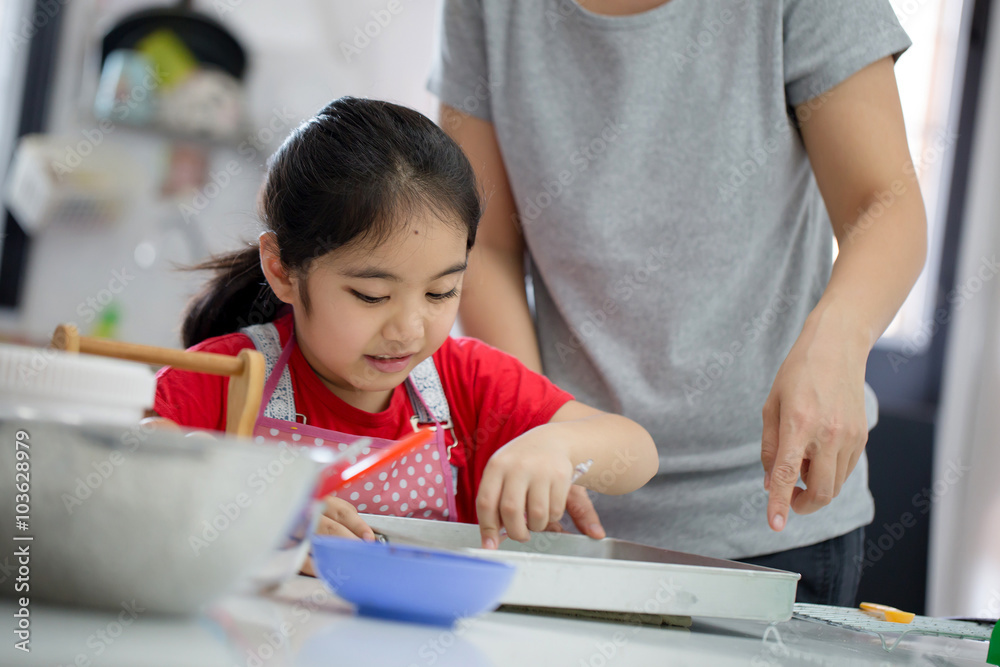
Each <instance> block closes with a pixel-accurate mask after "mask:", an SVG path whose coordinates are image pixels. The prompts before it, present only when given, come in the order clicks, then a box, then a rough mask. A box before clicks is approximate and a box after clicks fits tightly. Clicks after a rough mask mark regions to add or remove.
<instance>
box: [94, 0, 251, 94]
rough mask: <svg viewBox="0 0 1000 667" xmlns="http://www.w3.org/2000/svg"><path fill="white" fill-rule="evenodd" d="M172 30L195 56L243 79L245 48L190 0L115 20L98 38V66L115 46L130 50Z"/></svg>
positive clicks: (204, 62) (238, 78)
mask: <svg viewBox="0 0 1000 667" xmlns="http://www.w3.org/2000/svg"><path fill="white" fill-rule="evenodd" d="M162 29H168V30H171V31H173V32H174V34H176V35H177V37H178V38H180V40H181V41H183V42H184V44H185V46H187V48H188V49H190V51H191V53H192V54H194V56H195V58H197V59H198V61H199V62H200V63H201V64H203V65H211V66H215V67H217V68H219V69H221V70H222V71H223V72H226V73H227V74H230V75H231V76H233V77H234V78H235V79H237V80H242V79H243V75H244V73H245V72H246V67H247V56H246V51H245V50H244V49H243V46H242V45H241V44H240V42H239V40H237V39H236V37H234V36H233V34H232V33H231V32H230V31H229V30H228V29H226V28H225V27H224V26H223V25H222V24H221V23H219V22H218V21H216V20H215V19H213V18H212V17H211V16H208V15H207V14H203V13H201V12H198V11H195V10H193V9H192V8H191V0H182V1H181V2H179V3H178V4H177V5H173V6H164V7H155V8H152V9H144V10H141V11H138V12H135V13H133V14H129V15H128V16H126V17H125V18H123V19H121V20H120V21H118V23H116V24H115V26H114V27H112V28H111V29H110V30H109V31H108V32H107V33H106V34H105V35H104V38H103V39H102V41H101V65H102V66H103V64H104V61H105V60H106V59H107V57H108V54H109V53H111V52H112V51H115V50H116V49H132V48H135V45H136V44H137V43H139V42H140V41H142V40H143V39H144V38H145V37H147V36H149V35H150V34H151V33H153V32H156V31H157V30H162Z"/></svg>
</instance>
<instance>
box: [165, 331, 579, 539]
mask: <svg viewBox="0 0 1000 667" xmlns="http://www.w3.org/2000/svg"><path fill="white" fill-rule="evenodd" d="M274 325H275V326H276V327H277V329H278V333H279V335H280V337H281V344H282V345H284V344H285V343H286V342H287V341H288V337H289V335H290V334H291V329H292V315H291V314H288V315H285V316H283V317H280V318H278V319H277V320H275V321H274ZM253 347H254V345H253V342H252V341H251V340H250V338H249V337H247V336H245V335H244V334H241V333H233V334H228V335H225V336H218V337H215V338H209V339H208V340H205V341H202V342H201V343H198V344H197V345H195V346H193V347H192V348H191V350H194V351H201V352H215V353H218V354H229V355H233V356H235V355H237V354H239V351H240V350H242V349H244V348H251V349H253ZM433 357H434V364H435V366H437V371H438V374H439V375H440V377H441V384H442V385H443V387H444V393H445V396H446V397H447V399H448V406H449V408H450V410H451V419H452V423H453V424H454V426H455V431H454V435H455V437H456V438H457V439H458V445H457V446H456V447H455V448H454V449H452V450H451V463H452V464H453V465H455V466H456V468H457V469H458V478H457V479H456V480H455V481H456V494H457V497H456V507H457V510H458V520H459V521H465V522H467V523H475V522H476V493H477V492H478V490H479V480H480V479H481V478H482V475H483V469H484V468H485V467H486V463H487V461H488V460H489V458H490V456H492V455H493V453H494V452H495V451H497V450H498V449H500V447H502V446H504V445H505V444H507V443H508V442H510V441H511V440H513V439H514V438H516V437H517V436H519V435H521V434H522V433H524V432H525V431H528V430H530V429H532V428H534V427H535V426H539V425H541V424H545V423H547V422H548V421H549V420H550V419H551V418H552V415H554V414H555V413H556V411H557V410H558V409H559V408H560V407H562V406H563V405H564V404H565V403H566V402H568V401H570V400H572V399H573V397H572V396H571V395H570V394H569V393H567V392H565V391H563V390H562V389H560V388H558V387H556V386H555V385H554V384H552V383H551V382H550V381H549V380H548V379H547V378H545V377H543V376H541V375H539V374H537V373H535V372H533V371H531V370H529V369H527V368H525V366H524V365H523V364H521V362H520V361H518V360H517V359H515V358H514V357H512V356H510V355H509V354H506V353H504V352H501V351H500V350H497V349H496V348H494V347H491V346H489V345H487V344H486V343H483V342H482V341H479V340H476V339H474V338H448V339H447V340H445V342H444V344H443V345H442V346H441V348H440V349H438V351H437V352H435V353H434V355H433ZM288 364H289V368H290V371H291V376H292V389H293V391H294V393H295V410H296V412H299V413H302V414H304V415H305V416H306V423H307V424H309V425H310V426H318V427H320V428H325V429H330V430H333V431H342V432H344V433H351V434H356V435H366V436H371V437H375V438H386V439H390V440H397V439H399V438H401V437H403V436H405V435H407V434H408V433H412V432H413V428H412V427H411V425H410V417H411V416H413V414H414V413H413V407H412V406H411V405H410V400H409V397H408V396H407V394H406V387H404V386H403V385H399V386H398V387H396V389H395V390H394V391H393V394H392V399H391V401H390V403H389V407H388V408H387V409H386V410H385V411H383V412H375V413H373V412H365V411H364V410H360V409H358V408H355V407H353V406H351V405H349V404H347V403H345V402H344V401H343V400H342V399H340V398H339V397H337V396H336V395H335V394H334V393H333V392H331V391H330V390H329V389H328V388H327V387H326V385H324V384H323V383H322V381H321V380H320V379H319V377H317V376H316V373H315V372H313V370H312V368H311V367H310V366H309V364H308V362H307V361H306V360H305V357H303V356H302V351H301V350H300V349H298V347H296V349H295V351H294V352H293V353H292V355H291V358H290V359H289V362H288ZM156 380H157V383H156V402H155V404H154V409H155V410H156V412H157V414H159V415H160V416H161V417H165V418H167V419H170V420H172V421H174V422H176V423H178V424H180V425H182V426H189V427H192V428H201V429H212V430H216V431H224V430H225V428H226V404H227V400H228V389H229V378H228V377H225V376H220V375H209V374H207V373H195V372H192V371H182V370H177V369H174V368H169V367H165V368H163V369H161V370H160V372H159V373H157V376H156ZM449 439H450V438H449ZM448 444H451V443H450V442H449V443H448Z"/></svg>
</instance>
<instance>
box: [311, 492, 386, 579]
mask: <svg viewBox="0 0 1000 667" xmlns="http://www.w3.org/2000/svg"><path fill="white" fill-rule="evenodd" d="M323 502H324V503H325V504H326V507H324V508H323V514H322V515H321V516H320V518H319V523H318V524H317V525H316V534H317V535H334V536H336V537H348V538H353V539H362V540H364V541H366V542H374V541H375V531H373V530H372V529H371V528H370V527H369V526H368V524H367V523H365V522H364V520H363V519H362V518H361V515H360V514H358V510H357V509H355V507H354V505H352V504H351V503H349V502H347V501H346V500H344V499H343V498H338V497H336V496H327V497H326V498H324V499H323ZM302 574H306V575H309V576H310V577H315V576H316V570H315V568H314V567H313V562H312V557H310V558H309V559H308V560H307V561H306V562H305V565H303V566H302Z"/></svg>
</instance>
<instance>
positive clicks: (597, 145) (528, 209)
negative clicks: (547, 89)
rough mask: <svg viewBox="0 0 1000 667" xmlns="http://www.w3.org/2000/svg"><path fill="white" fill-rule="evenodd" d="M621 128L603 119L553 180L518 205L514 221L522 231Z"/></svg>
mask: <svg viewBox="0 0 1000 667" xmlns="http://www.w3.org/2000/svg"><path fill="white" fill-rule="evenodd" d="M621 133H622V126H621V124H620V123H619V122H618V119H616V118H608V119H605V120H604V123H603V124H602V125H601V129H600V131H599V132H597V134H596V135H595V136H594V137H593V138H591V139H590V140H589V141H586V142H585V143H583V144H580V145H578V146H577V147H576V150H574V151H573V152H572V153H571V154H570V156H569V160H568V162H569V165H567V166H566V168H563V169H560V170H559V172H558V173H557V174H555V176H554V178H551V179H549V180H547V181H545V182H543V183H542V188H543V190H541V191H539V192H536V193H535V194H534V195H530V196H528V197H525V198H524V199H522V200H521V202H520V206H518V212H517V214H516V215H517V218H518V220H520V223H521V224H520V227H521V228H522V229H523V228H524V227H527V226H528V225H530V224H532V223H534V222H535V221H536V220H538V218H539V217H540V216H541V215H542V213H543V212H544V211H545V209H547V208H549V207H550V206H552V204H553V203H554V202H555V201H556V200H557V199H559V197H561V196H562V194H563V193H564V192H565V191H566V188H567V187H569V186H570V185H572V184H573V182H574V181H576V179H577V178H578V177H579V176H580V174H582V173H583V172H585V171H587V169H589V168H590V165H591V163H592V162H594V161H595V160H597V159H598V157H599V156H600V155H602V154H603V153H605V152H606V151H607V150H608V149H609V148H610V147H611V145H612V144H614V142H615V141H616V140H617V139H618V137H619V136H621Z"/></svg>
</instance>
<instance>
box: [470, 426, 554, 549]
mask: <svg viewBox="0 0 1000 667" xmlns="http://www.w3.org/2000/svg"><path fill="white" fill-rule="evenodd" d="M572 476H573V462H572V461H571V460H570V448H569V446H568V445H566V444H563V443H561V442H560V441H559V439H557V438H553V437H551V436H546V435H545V431H544V430H542V428H541V427H539V428H536V429H532V430H531V431H528V432H527V433H525V434H523V435H521V436H519V437H517V438H515V439H514V440H511V441H510V442H508V443H507V444H506V445H504V446H503V447H501V448H500V449H499V450H497V452H496V453H495V454H494V455H493V456H492V457H491V458H490V461H489V463H487V464H486V469H485V470H484V471H483V478H482V480H481V481H480V483H479V495H478V497H477V498H476V513H477V515H478V517H479V531H480V534H481V535H482V540H483V548H484V549H495V548H496V547H497V545H498V544H499V543H500V528H501V527H503V528H506V529H507V535H508V536H509V537H510V538H511V539H514V540H517V541H519V542H527V541H528V539H529V538H530V537H531V536H530V534H529V533H528V531H529V530H534V531H540V530H544V529H545V528H546V526H548V525H549V523H550V522H553V521H558V520H559V519H560V518H561V517H562V515H563V512H564V511H565V510H566V496H567V494H568V493H569V488H570V479H571V478H572ZM525 514H527V518H525Z"/></svg>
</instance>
